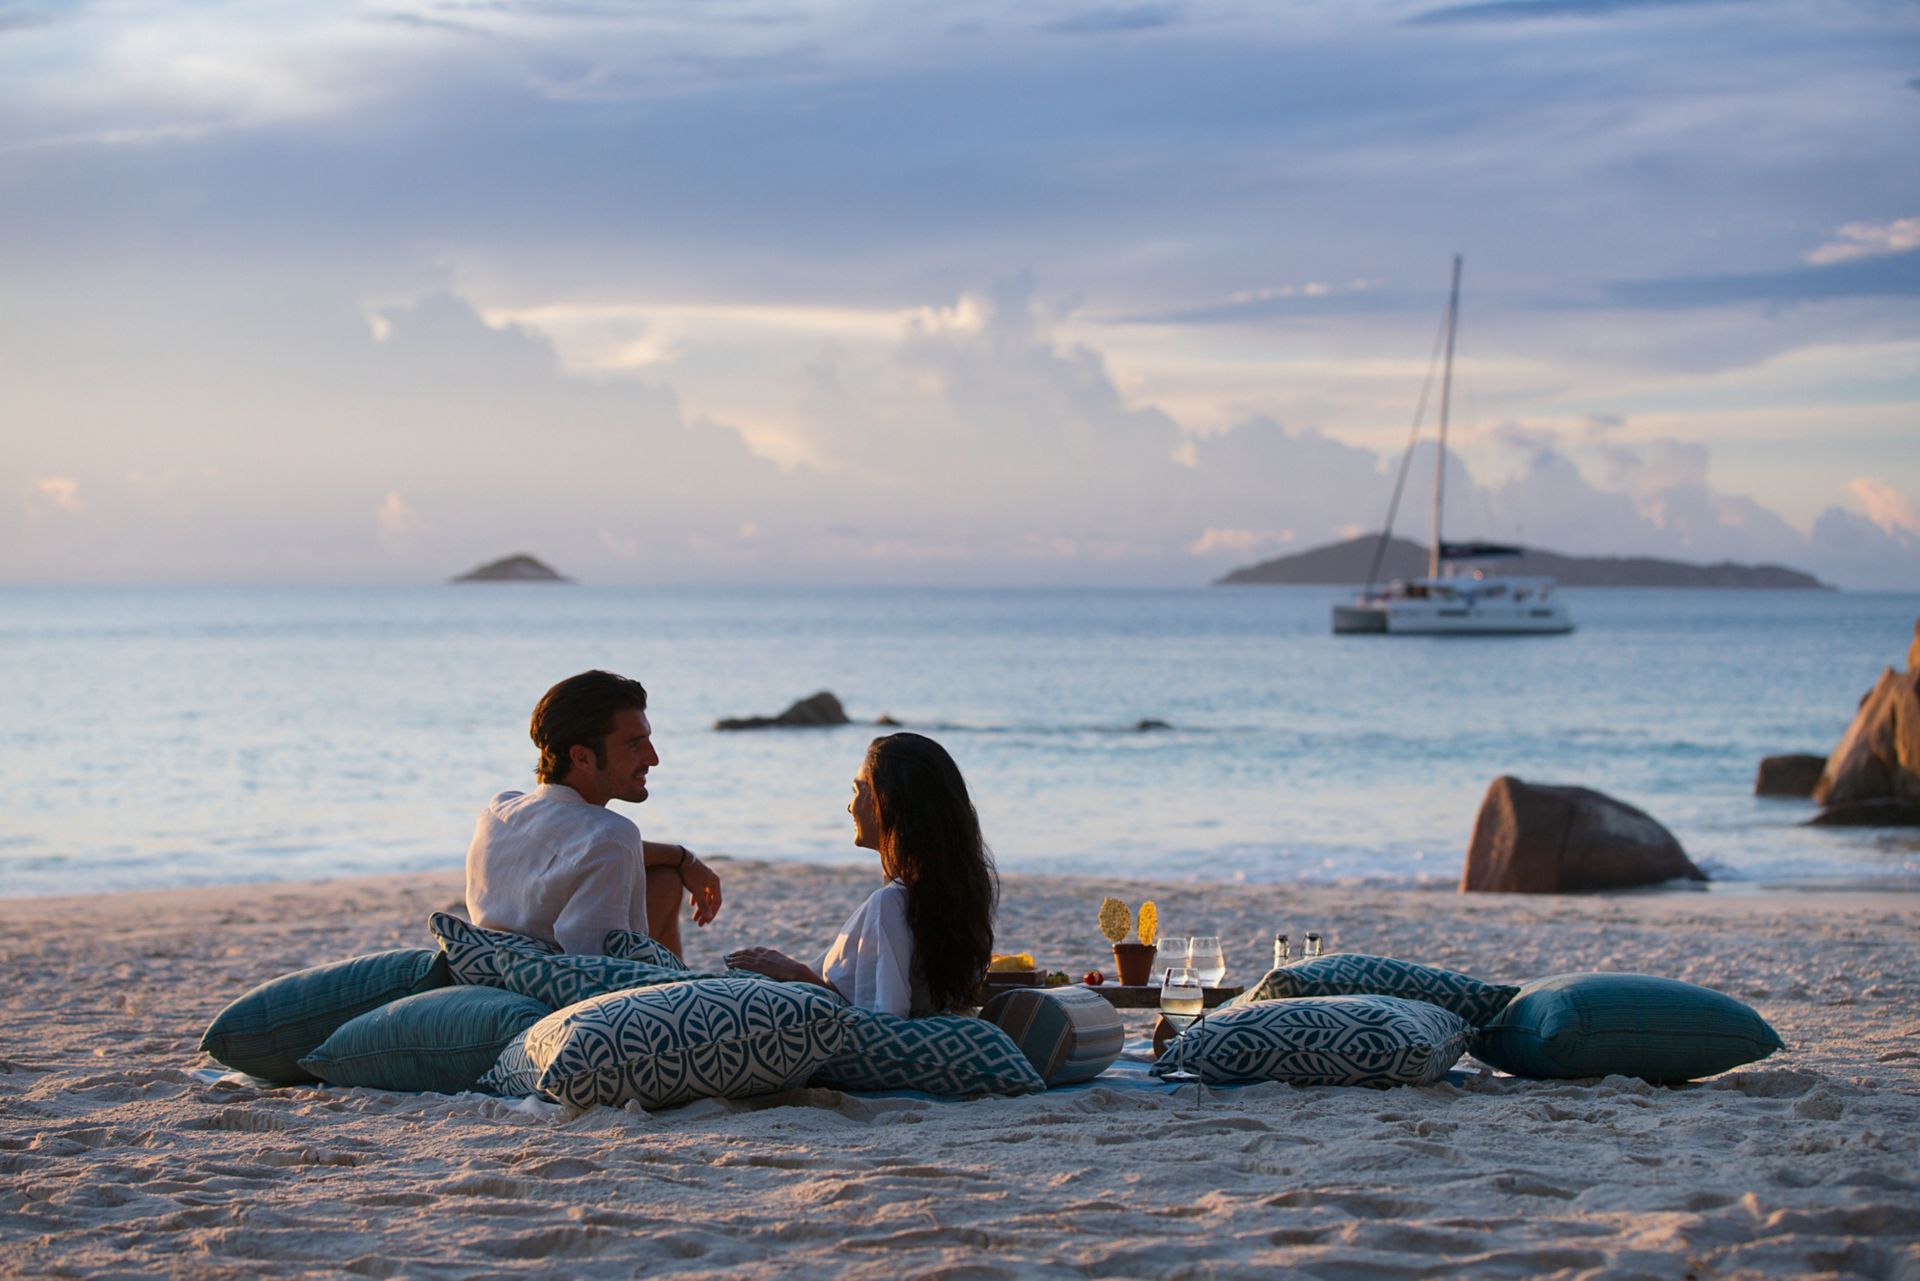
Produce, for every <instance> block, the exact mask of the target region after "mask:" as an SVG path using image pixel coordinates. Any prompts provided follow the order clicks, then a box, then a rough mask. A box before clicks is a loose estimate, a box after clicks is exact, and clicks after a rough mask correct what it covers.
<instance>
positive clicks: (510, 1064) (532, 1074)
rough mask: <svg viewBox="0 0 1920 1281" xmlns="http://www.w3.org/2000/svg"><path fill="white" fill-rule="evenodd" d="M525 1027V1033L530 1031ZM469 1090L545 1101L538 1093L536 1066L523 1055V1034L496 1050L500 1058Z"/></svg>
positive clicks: (537, 1069) (538, 1084)
mask: <svg viewBox="0 0 1920 1281" xmlns="http://www.w3.org/2000/svg"><path fill="white" fill-rule="evenodd" d="M532 1030H533V1029H532V1028H528V1029H527V1031H528V1032H530V1031H532ZM473 1088H474V1089H476V1090H479V1091H481V1092H482V1093H484V1094H503V1095H505V1096H506V1097H508V1098H510V1099H526V1098H535V1099H547V1101H548V1102H550V1103H551V1102H553V1100H552V1099H548V1098H547V1096H546V1095H545V1094H542V1093H541V1092H540V1065H539V1064H538V1063H535V1062H534V1061H533V1056H532V1055H531V1054H529V1053H527V1033H526V1032H522V1033H520V1035H518V1036H516V1037H514V1038H513V1039H512V1040H511V1041H508V1042H507V1043H506V1044H505V1045H503V1046H501V1047H500V1057H499V1058H497V1059H495V1060H494V1061H493V1066H492V1067H490V1068H488V1069H487V1070H486V1072H485V1073H484V1074H483V1075H482V1076H481V1077H480V1079H479V1080H478V1081H476V1082H474V1085H473Z"/></svg>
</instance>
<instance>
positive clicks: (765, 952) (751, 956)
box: [727, 947, 833, 990]
mask: <svg viewBox="0 0 1920 1281" xmlns="http://www.w3.org/2000/svg"><path fill="white" fill-rule="evenodd" d="M727 968H728V969H730V970H746V971H747V972H748V973H750V974H762V975H765V976H766V977H767V978H770V979H778V980H780V981H781V982H782V983H812V984H813V985H814V986H816V987H824V988H827V989H828V990H832V988H833V984H831V983H829V982H827V981H826V980H825V979H823V978H821V977H820V975H819V974H818V973H817V972H815V971H814V969H813V968H812V967H811V966H809V965H806V964H804V963H803V962H800V961H796V960H794V959H793V958H792V957H791V956H788V955H787V954H786V953H785V952H776V951H775V950H774V949H772V948H770V947H743V948H741V949H740V950H739V951H738V952H729V953H727Z"/></svg>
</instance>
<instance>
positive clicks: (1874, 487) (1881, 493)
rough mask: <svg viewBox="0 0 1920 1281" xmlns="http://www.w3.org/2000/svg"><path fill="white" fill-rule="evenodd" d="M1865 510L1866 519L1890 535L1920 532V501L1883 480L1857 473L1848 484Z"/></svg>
mask: <svg viewBox="0 0 1920 1281" xmlns="http://www.w3.org/2000/svg"><path fill="white" fill-rule="evenodd" d="M1847 489H1848V492H1850V493H1851V494H1852V495H1853V496H1854V498H1855V499H1857V500H1858V501H1859V503H1860V505H1861V506H1862V507H1864V508H1865V509H1866V512H1867V519H1868V520H1870V521H1872V522H1873V523H1874V524H1875V525H1878V526H1879V527H1880V528H1881V529H1883V530H1885V531H1886V532H1887V533H1889V534H1893V535H1896V536H1897V535H1900V534H1903V533H1904V534H1908V535H1920V503H1915V502H1914V500H1913V499H1912V498H1911V497H1909V496H1908V495H1906V494H1903V493H1901V492H1900V491H1899V490H1897V489H1895V488H1894V487H1893V486H1892V485H1889V484H1886V483H1885V482H1884V481H1879V480H1875V479H1873V478H1872V477H1870V476H1857V477H1855V478H1854V480H1853V482H1852V483H1851V484H1849V485H1848V486H1847Z"/></svg>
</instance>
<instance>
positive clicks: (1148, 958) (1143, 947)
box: [1113, 943, 1159, 987]
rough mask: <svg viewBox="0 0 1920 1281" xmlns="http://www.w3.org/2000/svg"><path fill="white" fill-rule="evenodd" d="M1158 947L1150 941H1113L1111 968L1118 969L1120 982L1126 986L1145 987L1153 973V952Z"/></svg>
mask: <svg viewBox="0 0 1920 1281" xmlns="http://www.w3.org/2000/svg"><path fill="white" fill-rule="evenodd" d="M1158 950H1159V949H1158V948H1156V947H1154V946H1153V944H1151V943H1115V944H1114V945H1113V968H1114V969H1116V970H1118V971H1120V982H1121V983H1123V984H1125V985H1126V986H1127V987H1145V986H1146V985H1147V976H1148V975H1150V974H1152V973H1153V954H1154V953H1155V952H1156V951H1158Z"/></svg>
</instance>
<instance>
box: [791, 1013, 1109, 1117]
mask: <svg viewBox="0 0 1920 1281" xmlns="http://www.w3.org/2000/svg"><path fill="white" fill-rule="evenodd" d="M1102 1004H1105V1002H1102ZM808 1084H810V1085H823V1086H827V1087H828V1088H830V1089H835V1090H919V1091H920V1092H922V1093H924V1094H934V1095H939V1096H941V1097H944V1098H963V1097H966V1096H967V1095H973V1094H1032V1093H1034V1092H1035V1091H1037V1090H1044V1089H1046V1088H1047V1083H1046V1082H1045V1081H1044V1080H1042V1079H1041V1076H1040V1074H1039V1073H1038V1072H1036V1071H1034V1068H1033V1064H1031V1063H1029V1062H1028V1061H1027V1056H1026V1055H1025V1054H1022V1053H1021V1052H1020V1047H1019V1046H1018V1045H1015V1044H1014V1042H1013V1039H1012V1038H1011V1037H1009V1036H1008V1035H1007V1034H1006V1033H1005V1032H1003V1031H1001V1030H1000V1029H999V1028H997V1027H995V1026H994V1025H993V1024H991V1023H989V1022H987V1021H986V1020H985V1019H977V1018H973V1017H971V1016H969V1015H964V1014H933V1015H929V1016H927V1017H926V1018H920V1019H904V1018H901V1017H900V1016H899V1015H897V1014H882V1013H879V1012H878V1011H876V1010H863V1009H860V1008H858V1007H857V1006H848V1007H847V1037H846V1040H845V1041H844V1042H843V1043H842V1045H841V1047H840V1051H839V1053H837V1054H835V1055H834V1056H833V1057H832V1058H831V1059H829V1060H827V1061H826V1062H825V1063H824V1064H822V1065H821V1066H820V1069H819V1071H817V1072H815V1073H814V1074H813V1079H812V1080H811V1081H809V1082H808Z"/></svg>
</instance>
